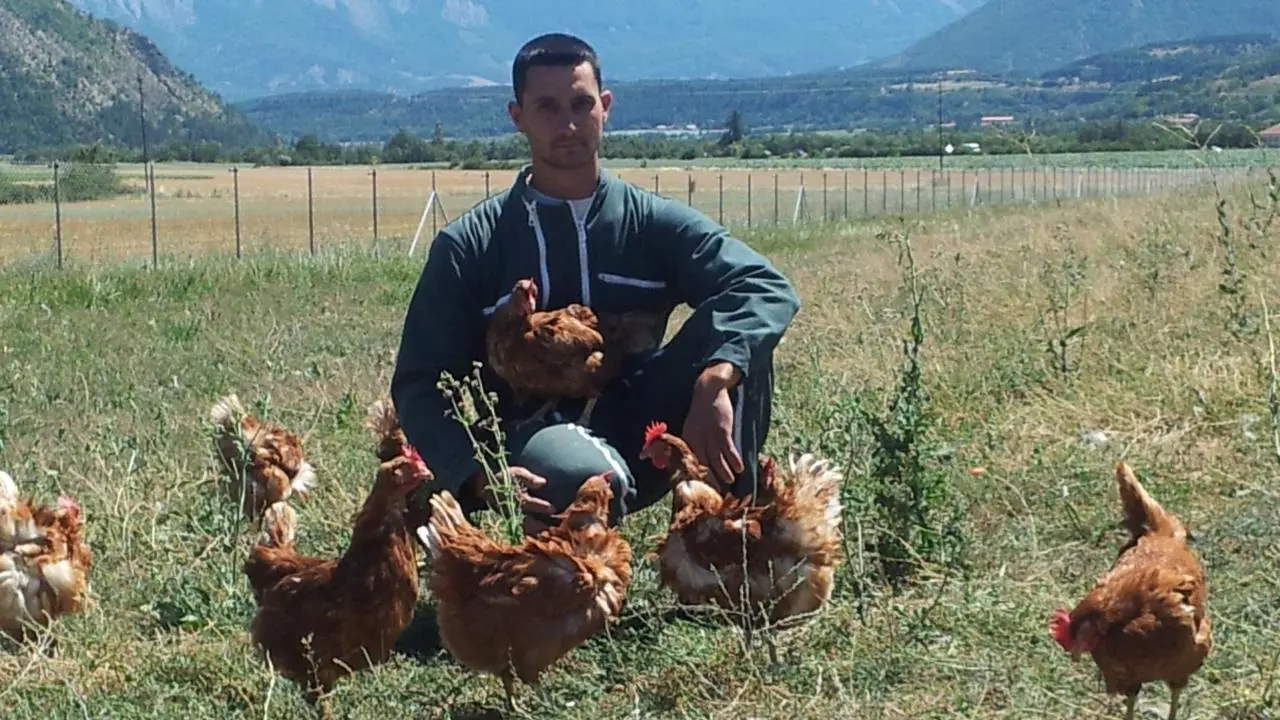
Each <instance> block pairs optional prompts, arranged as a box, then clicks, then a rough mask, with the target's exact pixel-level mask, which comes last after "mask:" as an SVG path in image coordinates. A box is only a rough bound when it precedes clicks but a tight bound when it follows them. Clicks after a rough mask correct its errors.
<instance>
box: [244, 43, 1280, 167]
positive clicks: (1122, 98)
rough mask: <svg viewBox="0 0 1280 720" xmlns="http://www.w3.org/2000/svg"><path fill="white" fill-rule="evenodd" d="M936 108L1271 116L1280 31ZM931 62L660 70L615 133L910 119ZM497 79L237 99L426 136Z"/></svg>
mask: <svg viewBox="0 0 1280 720" xmlns="http://www.w3.org/2000/svg"><path fill="white" fill-rule="evenodd" d="M943 77H945V79H944V80H943V81H942V83H941V85H942V87H941V90H942V93H943V98H942V99H943V103H942V105H943V113H944V120H945V121H948V122H955V123H956V124H957V126H959V127H962V128H963V127H975V126H978V125H979V124H980V122H981V120H982V118H983V116H987V115H1011V116H1013V117H1014V122H1015V124H1016V125H1018V126H1021V127H1027V126H1028V125H1030V124H1032V123H1034V124H1037V125H1039V126H1046V125H1052V124H1054V123H1062V122H1076V121H1079V120H1092V121H1112V120H1118V119H1134V118H1154V117H1159V116H1163V115H1178V114H1190V113H1194V114H1197V115H1200V116H1202V117H1205V118H1219V119H1234V120H1243V121H1249V122H1252V123H1255V124H1258V123H1270V122H1275V121H1277V120H1280V91H1278V90H1277V88H1280V41H1278V40H1277V39H1276V38H1274V37H1272V36H1269V35H1263V34H1253V35H1237V36H1226V37H1211V38H1199V39H1193V40H1189V41H1178V42H1174V43H1156V44H1150V45H1146V46H1143V47H1139V48H1132V49H1128V50H1124V51H1120V52H1115V53H1107V54H1103V55H1099V56H1095V57H1091V58H1087V59H1084V60H1081V61H1077V62H1075V63H1071V64H1069V65H1066V66H1064V67H1062V68H1058V69H1055V70H1053V71H1049V72H1046V73H1042V74H1040V75H1038V76H1034V77H1018V76H1008V75H1001V74H995V73H982V72H976V71H948V72H946V73H945V75H944V76H943ZM938 78H939V74H937V73H925V72H914V73H913V72H910V71H902V70H879V69H874V68H863V69H858V70H849V71H843V72H838V73H811V74H805V75H795V76H791V77H787V78H757V79H753V80H720V81H711V80H683V81H675V80H665V81H657V80H653V81H644V82H619V83H615V84H613V85H612V89H613V91H614V97H615V99H614V105H613V108H612V110H611V112H610V116H609V129H610V130H612V131H641V130H645V129H648V130H649V131H653V130H654V129H655V128H658V127H659V126H666V128H667V129H663V128H659V129H660V131H661V132H671V133H677V132H679V131H681V130H682V129H684V128H685V126H687V125H689V124H694V125H697V126H698V127H699V128H702V129H708V128H717V127H721V126H722V124H723V122H724V120H725V119H726V118H727V117H728V116H729V114H730V113H731V112H733V111H738V112H740V113H741V114H742V116H743V119H744V121H745V122H746V124H747V126H748V130H749V131H751V132H764V131H768V130H775V131H776V130H788V129H791V130H824V129H851V130H852V129H858V128H872V129H882V130H904V129H905V130H910V129H913V128H914V129H920V128H924V127H929V126H933V125H935V124H936V122H937V117H938V90H939V88H938V84H939V83H938ZM508 97H509V96H508V91H507V90H506V89H505V88H466V89H453V90H435V91H431V92H427V93H423V94H421V95H417V96H414V97H409V98H404V97H396V96H393V95H389V94H383V93H374V92H365V91H348V92H333V93H299V94H294V95H279V96H273V97H268V98H258V99H254V100H248V101H245V102H243V103H238V104H237V107H238V108H239V109H240V110H241V111H243V112H244V113H245V114H246V115H247V116H248V117H249V118H251V119H252V120H254V122H257V123H259V124H261V125H262V126H263V127H266V128H269V129H271V130H273V131H275V132H277V133H280V134H282V135H284V136H287V137H297V136H299V135H302V134H314V135H316V136H318V137H319V138H321V139H323V140H327V141H331V142H333V141H384V140H386V139H387V138H388V137H390V136H391V135H392V134H393V133H395V132H396V131H397V130H399V129H401V128H403V129H406V130H408V131H410V132H412V133H414V134H416V135H418V136H421V137H430V136H431V135H432V134H433V132H434V129H435V127H436V124H437V123H439V124H440V125H441V127H442V130H443V131H444V132H445V133H446V134H447V135H448V136H450V137H455V138H467V137H479V136H493V135H502V134H506V133H510V132H511V126H510V121H509V120H508V119H507V116H506V109H505V107H506V103H507V100H508Z"/></svg>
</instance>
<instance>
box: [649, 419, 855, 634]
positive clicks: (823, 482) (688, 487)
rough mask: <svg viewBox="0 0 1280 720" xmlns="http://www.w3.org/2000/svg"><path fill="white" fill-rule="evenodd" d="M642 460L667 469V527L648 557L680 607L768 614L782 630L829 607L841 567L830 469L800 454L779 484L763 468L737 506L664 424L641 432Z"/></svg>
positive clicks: (836, 475) (769, 467) (835, 479)
mask: <svg viewBox="0 0 1280 720" xmlns="http://www.w3.org/2000/svg"><path fill="white" fill-rule="evenodd" d="M640 457H641V459H648V460H649V461H650V462H652V463H653V464H654V466H655V467H657V468H659V469H668V468H669V469H670V482H671V483H672V488H671V498H672V500H671V521H670V525H669V527H668V530H667V535H666V537H665V538H663V539H662V540H661V541H660V542H659V544H658V547H657V549H656V550H655V552H654V557H656V559H657V561H658V567H659V575H660V578H661V581H662V584H663V585H665V586H666V587H668V588H670V589H671V590H672V591H673V592H674V593H675V594H676V597H678V598H679V599H680V602H681V603H682V604H686V605H702V604H707V603H714V604H715V605H717V606H719V607H721V608H723V609H726V610H733V611H735V612H739V613H742V612H744V611H745V610H746V608H750V609H751V611H752V614H753V615H754V614H763V613H762V612H761V611H762V610H764V609H766V608H768V611H767V615H768V618H769V620H770V621H771V622H774V623H781V624H785V623H784V621H786V620H789V619H792V618H798V617H799V616H801V615H804V614H808V613H812V612H814V611H816V610H818V609H819V608H820V607H821V606H822V605H823V604H824V603H826V601H827V600H828V599H830V597H831V590H832V587H833V585H834V582H835V570H836V567H837V566H838V564H839V561H840V522H841V506H840V483H841V481H842V480H843V478H844V475H843V474H842V473H841V471H840V469H839V468H838V467H836V466H834V465H832V464H831V463H830V462H828V461H827V460H822V459H819V458H817V457H816V456H814V455H811V454H805V455H802V456H800V457H799V458H792V459H791V461H790V466H789V468H788V471H787V473H786V474H785V476H781V477H780V476H779V473H778V471H777V468H776V466H775V463H774V461H773V459H772V458H762V459H761V461H760V471H761V472H760V481H759V485H760V486H759V490H758V492H757V493H756V494H755V496H754V497H753V496H747V497H743V498H738V497H734V496H732V495H728V494H722V492H721V491H720V490H718V489H717V488H716V487H714V486H713V485H712V484H711V483H710V482H709V481H708V478H709V477H710V473H709V472H708V470H707V468H706V467H705V466H703V465H702V464H701V463H700V462H699V461H698V460H697V458H696V457H695V456H694V454H693V451H692V450H691V449H690V448H689V446H688V445H687V444H686V443H685V442H684V441H683V440H682V439H681V438H679V437H677V436H675V435H672V434H671V433H669V432H667V427H666V425H665V424H664V423H653V424H651V425H650V426H649V428H648V429H647V431H646V433H645V443H644V448H643V449H642V450H641V453H640ZM744 560H745V564H744ZM744 600H745V603H744ZM744 604H745V606H746V608H744Z"/></svg>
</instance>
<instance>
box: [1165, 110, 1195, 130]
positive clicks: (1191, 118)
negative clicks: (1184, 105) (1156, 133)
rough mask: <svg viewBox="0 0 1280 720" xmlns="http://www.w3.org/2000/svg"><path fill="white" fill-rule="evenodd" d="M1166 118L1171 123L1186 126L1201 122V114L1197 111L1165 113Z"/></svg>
mask: <svg viewBox="0 0 1280 720" xmlns="http://www.w3.org/2000/svg"><path fill="white" fill-rule="evenodd" d="M1164 120H1165V122H1167V123H1169V124H1170V125H1180V126H1182V127H1186V126H1188V125H1195V124H1196V123H1198V122H1200V116H1199V115H1197V114H1196V113H1179V114H1177V115H1165V116H1164Z"/></svg>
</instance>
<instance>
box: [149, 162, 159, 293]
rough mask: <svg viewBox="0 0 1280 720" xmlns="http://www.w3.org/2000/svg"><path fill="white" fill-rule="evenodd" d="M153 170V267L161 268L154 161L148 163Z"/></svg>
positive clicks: (150, 174)
mask: <svg viewBox="0 0 1280 720" xmlns="http://www.w3.org/2000/svg"><path fill="white" fill-rule="evenodd" d="M148 165H150V167H151V169H150V170H149V171H147V172H148V177H149V179H150V184H151V267H152V268H157V267H160V239H159V237H160V236H159V233H158V232H157V230H156V164H155V162H154V161H152V162H150V163H148Z"/></svg>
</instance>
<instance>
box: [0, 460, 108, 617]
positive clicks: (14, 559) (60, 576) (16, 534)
mask: <svg viewBox="0 0 1280 720" xmlns="http://www.w3.org/2000/svg"><path fill="white" fill-rule="evenodd" d="M92 565H93V553H92V551H91V550H90V549H89V545H88V543H87V542H86V541H85V539H84V522H83V518H82V516H81V510H80V505H79V504H77V503H76V501H75V500H74V499H72V498H71V497H68V496H66V495H63V496H62V497H59V498H58V504H57V506H56V507H52V508H50V507H48V506H46V505H36V504H34V503H33V502H32V501H31V500H30V499H26V500H24V499H22V498H21V497H20V495H19V492H18V485H17V483H16V482H14V480H13V477H12V476H10V475H9V474H8V473H6V472H0V630H2V631H3V632H5V633H6V634H7V635H9V637H11V638H13V639H15V640H22V639H24V638H26V637H27V636H28V634H29V632H30V631H31V630H32V629H34V628H43V627H47V626H48V624H49V622H50V621H51V620H52V619H53V618H55V617H59V616H62V615H68V614H71V613H77V612H81V611H82V610H84V609H85V608H86V607H87V605H88V602H89V570H90V568H91V567H92Z"/></svg>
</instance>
